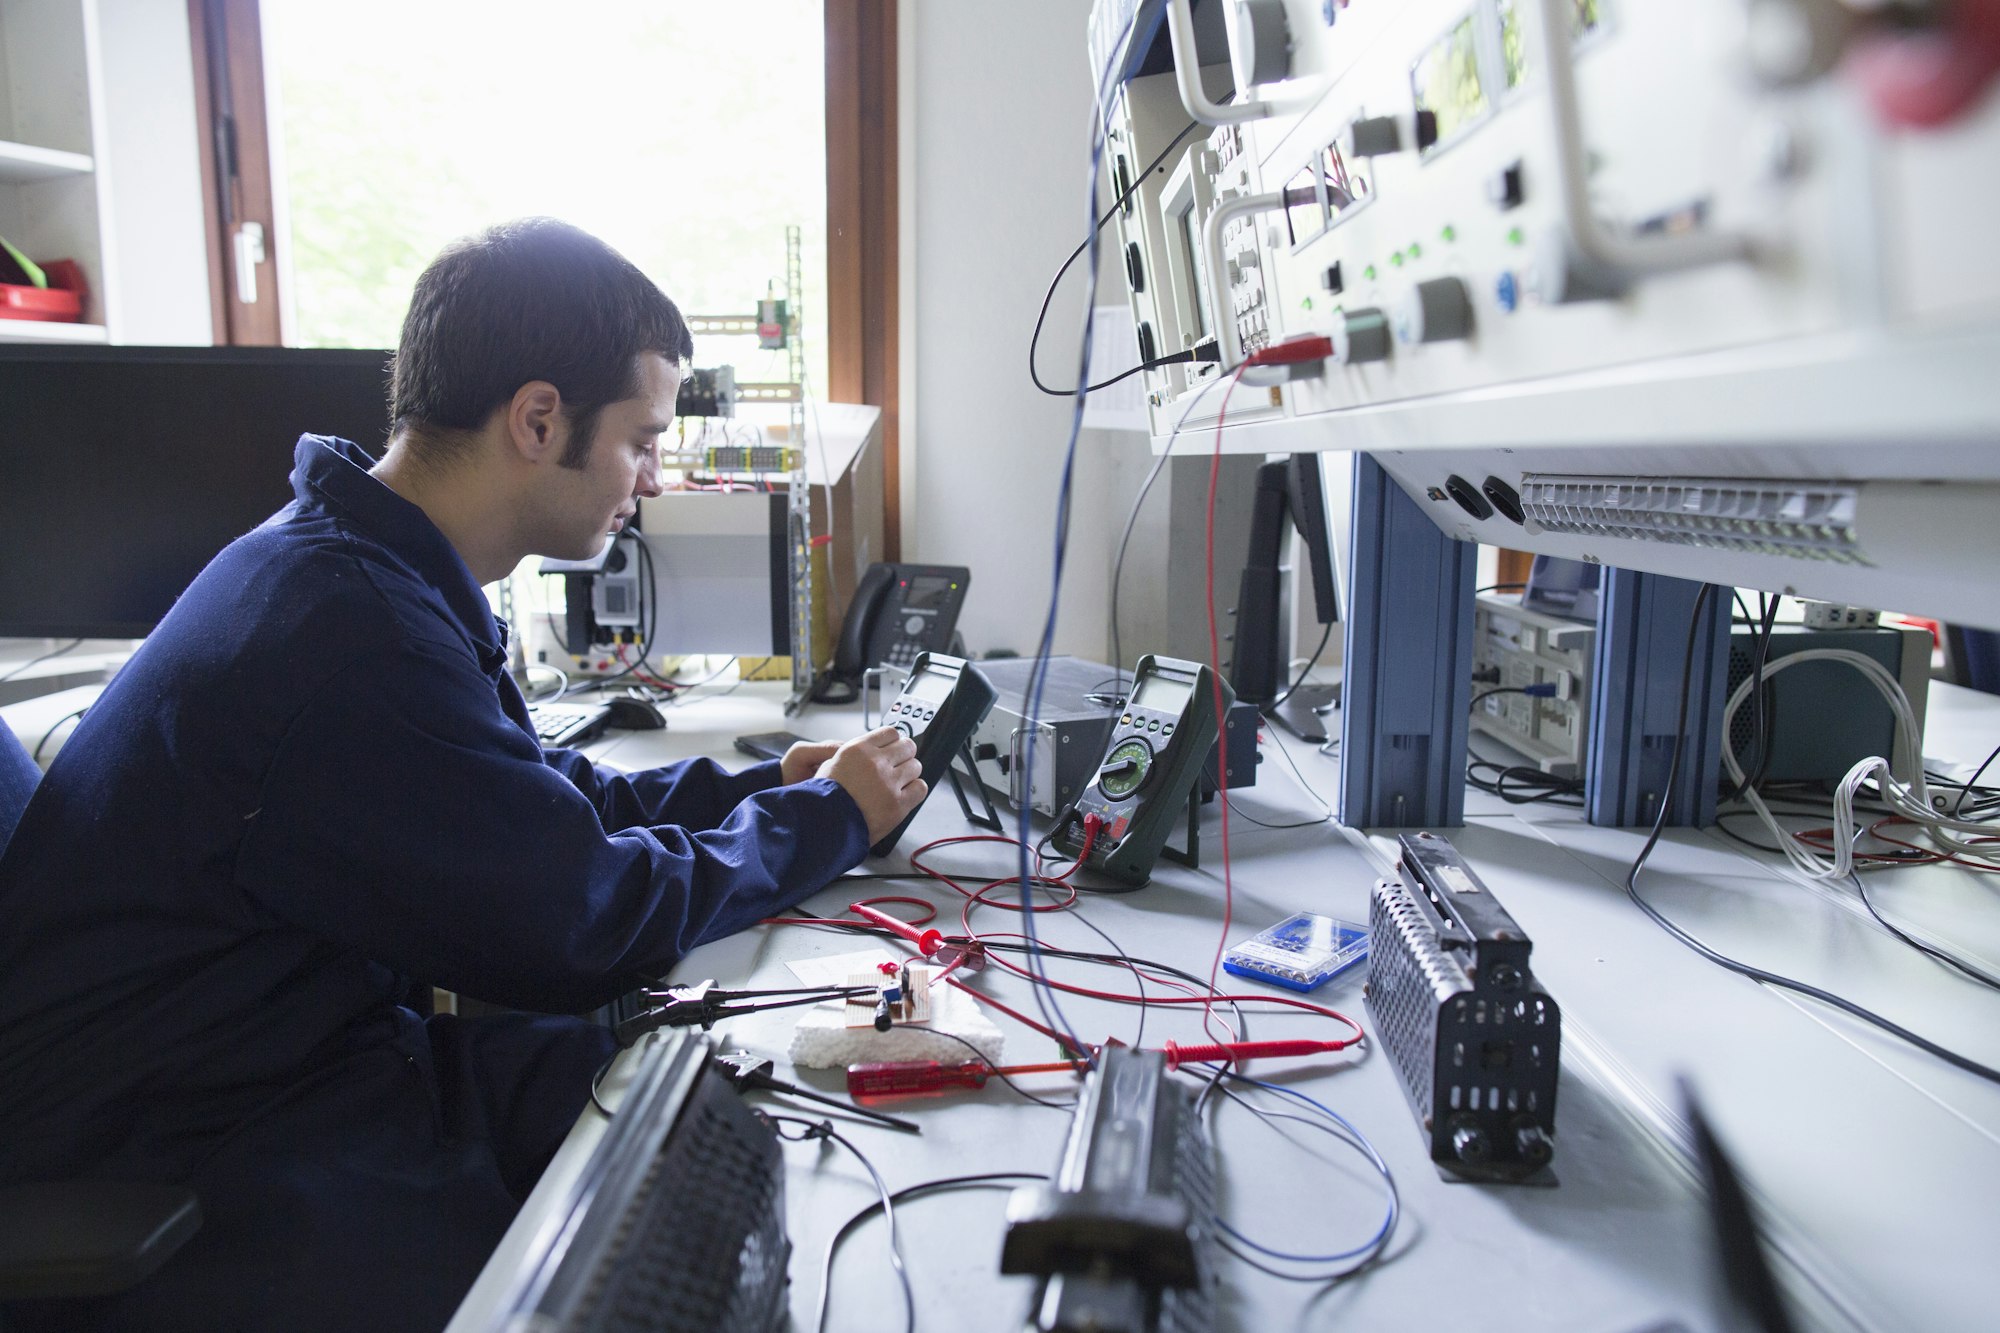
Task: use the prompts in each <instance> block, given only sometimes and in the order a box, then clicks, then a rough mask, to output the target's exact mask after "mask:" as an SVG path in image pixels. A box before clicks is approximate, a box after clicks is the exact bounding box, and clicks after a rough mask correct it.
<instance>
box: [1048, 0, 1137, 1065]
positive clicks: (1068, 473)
mask: <svg viewBox="0 0 2000 1333" xmlns="http://www.w3.org/2000/svg"><path fill="white" fill-rule="evenodd" d="M1137 14H1138V9H1137V7H1136V6H1135V7H1134V9H1133V14H1132V16H1131V17H1128V18H1127V19H1126V20H1125V27H1124V29H1123V30H1122V31H1121V32H1120V33H1119V35H1118V40H1117V41H1115V42H1113V43H1112V46H1111V59H1110V60H1109V61H1107V62H1106V64H1105V66H1104V73H1103V74H1102V75H1101V76H1099V78H1098V81H1097V86H1096V88H1095V89H1094V91H1095V93H1096V97H1095V100H1094V101H1093V103H1092V105H1091V128H1090V192H1089V194H1088V196H1087V197H1086V199H1085V203H1086V205H1087V214H1086V222H1087V225H1088V227H1089V231H1088V233H1087V244H1088V250H1089V261H1090V262H1089V264H1088V265H1087V266H1086V270H1085V271H1086V272H1087V273H1088V274H1089V278H1088V286H1087V289H1086V291H1085V297H1084V306H1083V346H1082V348H1081V352H1080V355H1079V357H1078V360H1079V361H1080V362H1081V364H1080V366H1079V368H1078V370H1077V377H1076V407H1075V409H1074V410H1073V411H1072V412H1071V414H1070V426H1069V442H1068V444H1067V445H1066V446H1065V448H1064V451H1063V468H1062V482H1061V486H1060V488H1059V489H1058V491H1057V495H1056V532H1055V567H1054V571H1053V578H1052V580H1051V583H1050V587H1049V615H1048V620H1047V622H1046V623H1045V624H1044V625H1043V626H1042V639H1041V645H1040V647H1039V649H1038V650H1037V651H1036V653H1035V664H1034V666H1033V667H1032V668H1031V669H1030V671H1029V673H1028V698H1027V705H1028V717H1027V724H1028V725H1027V732H1028V740H1027V745H1026V746H1025V747H1024V749H1023V758H1022V762H1023V763H1024V764H1025V766H1026V769H1025V771H1026V772H1027V773H1028V774H1029V775H1030V776H1029V781H1030V783H1032V781H1033V774H1034V771H1035V732H1036V730H1037V728H1038V727H1039V726H1040V722H1041V712H1042V690H1043V687H1044V686H1045V685H1046V684H1047V683H1048V672H1049V653H1050V651H1051V650H1052V649H1053V647H1054V646H1055V636H1056V613H1057V610H1058V608H1059V607H1060V606H1061V604H1062V577H1063V559H1064V556H1065V555H1066V554H1067V552H1068V548H1069V506H1070V489H1071V480H1072V478H1073V476H1074V474H1075V470H1076V446H1077V440H1078V438H1079V437H1080V436H1081V435H1082V434H1083V409H1084V402H1085V400H1086V399H1087V398H1088V397H1089V394H1090V353H1091V342H1092V335H1093V333H1094V331H1095V326H1096V316H1097V254H1098V236H1099V235H1100V230H1099V228H1098V225H1097V186H1098V181H1099V179H1100V177H1101V176H1102V168H1103V163H1104V141H1105V136H1106V132H1107V126H1106V117H1107V111H1106V95H1107V92H1108V90H1109V87H1110V86H1111V83H1112V73H1113V71H1114V70H1115V69H1116V68H1117V67H1118V65H1119V63H1120V61H1121V60H1122V59H1123V58H1124V54H1125V45H1126V42H1127V40H1128V39H1129V38H1130V37H1131V35H1132V24H1133V21H1134V19H1135V18H1136V17H1137ZM1020 813H1021V821H1020V842H1021V859H1020V886H1021V933H1022V934H1023V935H1025V936H1026V937H1027V940H1028V953H1027V960H1028V972H1029V975H1030V977H1031V987H1032V989H1033V990H1034V993H1035V1005H1036V1007H1037V1008H1038V1009H1040V1010H1041V1014H1042V1017H1043V1019H1044V1020H1046V1021H1047V1022H1048V1024H1049V1025H1050V1026H1051V1027H1053V1028H1055V1029H1056V1030H1057V1031H1058V1032H1061V1033H1062V1034H1063V1035H1064V1036H1065V1037H1067V1038H1068V1039H1069V1041H1070V1044H1071V1047H1072V1050H1073V1051H1074V1052H1075V1053H1077V1054H1079V1055H1083V1056H1085V1057H1086V1058H1087V1057H1088V1055H1089V1050H1088V1048H1087V1047H1086V1046H1085V1045H1084V1044H1083V1041H1082V1040H1081V1039H1080V1038H1079V1037H1078V1036H1077V1035H1076V1029H1075V1028H1074V1027H1073V1026H1072V1025H1071V1024H1070V1021H1069V1019H1068V1018H1067V1017H1066V1016H1065V1015H1064V1014H1063V1012H1062V1005H1061V1004H1060V1003H1059V1002H1058V1001H1057V999H1056V995H1055V988H1054V987H1052V986H1050V985H1049V981H1048V973H1047V968H1046V967H1045V965H1044V963H1043V959H1042V946H1041V940H1040V938H1039V937H1038V936H1037V935H1036V933H1035V913H1034V897H1033V882H1034V866H1033V864H1032V858H1033V854H1034V853H1033V848H1034V836H1033V830H1032V828H1031V827H1030V819H1031V817H1032V815H1033V813H1034V803H1033V802H1032V801H1027V800H1024V801H1022V802H1021V812H1020Z"/></svg>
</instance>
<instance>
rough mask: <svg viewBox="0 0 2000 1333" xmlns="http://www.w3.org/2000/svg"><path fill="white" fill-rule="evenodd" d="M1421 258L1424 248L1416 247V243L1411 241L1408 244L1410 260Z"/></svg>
mask: <svg viewBox="0 0 2000 1333" xmlns="http://www.w3.org/2000/svg"><path fill="white" fill-rule="evenodd" d="M1423 257H1424V247H1423V246H1421V245H1418V244H1417V243H1416V242H1415V241H1411V242H1410V258H1412V259H1422V258H1423Z"/></svg>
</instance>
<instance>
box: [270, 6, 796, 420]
mask: <svg viewBox="0 0 2000 1333" xmlns="http://www.w3.org/2000/svg"><path fill="white" fill-rule="evenodd" d="M262 14H263V26H264V41H265V52H266V70H267V73H266V77H267V79H268V80H269V81H270V82H271V83H272V85H273V93H272V104H273V106H274V108H275V109H276V112H277V117H278V123H276V124H274V125H273V126H272V136H271V137H272V142H273V156H274V158H275V159H276V160H275V162H274V167H275V168H276V171H275V175H276V179H277V181H278V192H279V200H280V202H279V205H278V225H279V227H280V228H281V234H280V236H279V238H278V240H279V245H278V249H279V253H280V255H281V256H288V257H289V273H288V274H287V276H286V280H285V281H283V282H281V285H280V290H281V291H283V292H284V293H285V294H286V296H287V299H288V304H289V310H288V312H287V314H288V318H287V321H286V328H287V338H286V341H288V342H290V343H293V344H296V345H301V346H311V347H392V346H394V345H395V342H396V334H397V330H398V328H399V326H400V324H401V321H402V317H403V311H404V307H405V305H406V304H407V302H408V299H409V293H410V287H411V285H412V284H413V283H414V282H415V280H416V277H417V274H418V273H419V272H420V271H421V270H422V269H423V267H424V265H425V264H426V263H428V262H429V261H430V259H431V258H432V256H434V255H435V254H436V253H437V251H438V250H439V248H440V247H442V246H443V245H444V244H445V243H446V242H448V241H450V240H451V239H453V238H454V237H457V236H462V235H465V234H467V233H469V232H472V231H476V230H478V229H479V228H481V227H483V226H486V225H488V224H490V223H493V222H498V221H503V220H505V219H507V218H512V217H520V216H524V215H527V214H537V213H541V214H550V215H553V216H556V217H561V218H563V219H565V220H567V221H570V222H573V223H575V224H577V225H578V226H580V227H583V228H585V229H587V230H589V231H591V232H593V233H595V234H597V235H599V236H601V237H603V238H604V239H605V240H606V241H608V242H610V243H611V244H612V245H614V246H616V247H617V248H618V249H619V250H620V251H622V252H623V253H624V254H625V255H626V257H627V258H629V259H631V260H632V262H633V263H635V264H637V265H638V266H639V267H640V268H641V269H642V270H644V271H645V272H646V273H647V274H648V275H649V276H650V277H652V278H653V279H654V280H655V281H656V282H658V283H659V284H660V286H661V288H662V289H663V290H665V291H666V292H667V293H668V295H670V296H672V297H673V298H674V300H675V301H676V303H678V304H679V305H680V307H681V309H682V310H683V311H684V312H685V313H687V314H690V315H697V314H700V315H729V314H744V313H754V311H755V308H756V305H755V303H756V301H757V300H758V298H760V297H762V296H764V295H765V292H766V288H767V285H768V284H771V283H773V282H775V283H776V285H777V287H778V290H779V293H780V294H782V291H783V287H784V281H785V228H786V226H787V225H788V224H798V225H800V226H801V227H802V228H803V232H804V283H803V286H804V289H805V290H804V293H803V309H802V315H803V319H804V336H805V343H806V352H807V358H808V360H807V365H808V370H807V374H808V377H809V378H810V380H811V381H812V382H811V384H810V385H809V386H808V388H809V389H810V391H811V392H812V393H813V394H814V396H816V397H820V398H822V399H823V398H825V397H827V396H828V389H827V372H826V364H827V348H826V328H827V319H826V314H827V310H826V301H827V283H826V271H827V270H826V217H827V207H826V182H827V158H826V131H825V114H826V87H825V69H826V58H825V43H826V38H825V27H824V5H823V0H759V2H758V3H756V4H743V5H686V4H660V3H657V0H600V2H599V3H594V4H591V5H588V6H581V7H575V8H557V7H551V6H550V5H548V4H546V3H545V2H544V0H424V3H417V4H412V3H409V2H408V0H399V2H397V3H389V2H388V0H347V3H343V4H340V5H328V4H326V3H324V0H263V3H262ZM695 359H696V362H697V363H698V364H700V365H704V366H713V365H719V364H725V363H726V364H732V365H734V366H735V367H736V372H737V378H738V379H739V380H749V381H760V380H783V379H786V378H788V375H787V372H786V369H785V363H784V354H783V353H780V352H762V351H759V350H758V349H757V347H756V343H755V340H754V339H747V338H745V339H738V338H722V337H715V336H704V337H700V338H698V339H697V340H696V345H695Z"/></svg>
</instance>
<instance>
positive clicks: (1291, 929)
mask: <svg viewBox="0 0 2000 1333" xmlns="http://www.w3.org/2000/svg"><path fill="white" fill-rule="evenodd" d="M1367 956H1368V931H1367V930H1366V928H1364V927H1362V926H1357V925H1355V924H1354V923H1353V922H1351V921H1341V920H1338V919H1336V918H1334V917H1330V916H1321V915H1320V914H1319V913H1317V912H1300V913H1298V914H1297V915H1295V916H1289V917H1286V918H1285V919H1284V920H1283V921H1280V922H1279V923H1278V924H1277V925H1275V926H1272V927H1271V928H1270V929H1269V930H1261V931H1259V932H1257V933H1256V934H1255V935H1252V936H1251V937H1250V938H1249V939H1247V940H1244V941H1243V942H1242V943H1241V944H1238V945H1235V946H1234V947H1232V948H1231V949H1230V950H1229V952H1228V953H1226V954H1224V955H1223V956H1222V969H1223V971H1225V972H1232V973H1234V974H1235V975H1237V976H1239V977H1249V978H1250V979H1251V980H1253V981H1267V982H1269V983H1270V984H1272V985H1273V986H1283V987H1284V988H1285V989H1287V990H1295V991H1309V990H1314V989H1316V988H1318V987H1320V986H1323V985H1325V984H1326V983H1327V982H1329V981H1331V980H1332V979H1333V978H1335V977H1337V976H1339V975H1340V974H1341V973H1342V972H1345V971H1347V970H1348V969H1349V968H1351V967H1353V966H1355V965H1356V964H1358V963H1359V962H1361V960H1362V959H1364V958H1366V957H1367Z"/></svg>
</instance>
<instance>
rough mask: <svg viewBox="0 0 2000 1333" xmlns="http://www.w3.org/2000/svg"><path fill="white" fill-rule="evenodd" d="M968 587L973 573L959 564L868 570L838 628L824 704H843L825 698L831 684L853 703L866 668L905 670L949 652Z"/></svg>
mask: <svg viewBox="0 0 2000 1333" xmlns="http://www.w3.org/2000/svg"><path fill="white" fill-rule="evenodd" d="M971 582H972V571H971V570H969V569H966V568H964V567H963V566H959V565H892V564H881V563H878V564H873V565H870V566H869V567H868V572H867V573H866V574H864V575H862V577H861V584H860V586H859V587H857V588H856V589H855V590H854V600H853V601H851V602H849V603H848V605H847V615H846V616H845V617H844V618H843V619H842V621H841V623H840V637H839V639H838V640H837V641H836V642H835V645H834V653H833V665H832V667H830V668H829V669H828V671H827V681H826V682H824V683H823V684H822V687H821V689H820V691H819V697H820V698H821V699H822V701H825V702H840V701H842V700H839V699H828V698H827V689H826V686H827V685H832V684H838V685H842V686H846V687H847V690H848V691H849V693H848V694H847V695H846V697H847V698H852V697H853V694H852V692H853V691H854V690H856V689H858V688H859V686H860V684H861V673H862V672H864V671H866V670H867V669H868V668H869V667H874V666H885V665H886V666H897V667H902V668H904V669H905V670H908V669H910V668H911V667H914V666H915V665H916V661H917V656H918V654H920V653H927V652H934V653H941V652H946V651H948V650H949V649H950V648H951V640H952V632H953V631H954V630H955V629H956V628H957V627H958V612H959V608H960V607H962V606H963V605H964V604H965V590H966V588H967V586H968V585H969V584H971Z"/></svg>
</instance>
